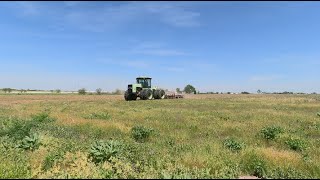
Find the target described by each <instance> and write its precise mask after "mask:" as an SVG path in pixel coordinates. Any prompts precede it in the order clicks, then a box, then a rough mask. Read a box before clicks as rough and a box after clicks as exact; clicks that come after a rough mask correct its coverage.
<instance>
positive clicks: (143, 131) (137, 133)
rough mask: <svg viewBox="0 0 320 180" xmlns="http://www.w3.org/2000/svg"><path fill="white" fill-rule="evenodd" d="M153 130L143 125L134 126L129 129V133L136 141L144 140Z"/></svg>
mask: <svg viewBox="0 0 320 180" xmlns="http://www.w3.org/2000/svg"><path fill="white" fill-rule="evenodd" d="M153 131H154V130H153V129H151V128H146V127H144V126H134V127H133V128H132V129H131V135H132V137H133V138H134V139H135V140H136V141H137V142H145V141H147V140H148V138H149V137H150V135H151V133H152V132H153Z"/></svg>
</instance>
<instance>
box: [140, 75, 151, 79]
mask: <svg viewBox="0 0 320 180" xmlns="http://www.w3.org/2000/svg"><path fill="white" fill-rule="evenodd" d="M137 79H151V77H146V76H139V77H137Z"/></svg>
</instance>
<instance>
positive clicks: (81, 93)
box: [78, 88, 87, 95]
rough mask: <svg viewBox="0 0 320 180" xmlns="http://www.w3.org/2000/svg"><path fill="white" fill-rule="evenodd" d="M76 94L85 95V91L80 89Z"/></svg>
mask: <svg viewBox="0 0 320 180" xmlns="http://www.w3.org/2000/svg"><path fill="white" fill-rule="evenodd" d="M78 93H79V94H80V95H85V94H86V93H87V90H86V89H85V88H81V89H79V90H78Z"/></svg>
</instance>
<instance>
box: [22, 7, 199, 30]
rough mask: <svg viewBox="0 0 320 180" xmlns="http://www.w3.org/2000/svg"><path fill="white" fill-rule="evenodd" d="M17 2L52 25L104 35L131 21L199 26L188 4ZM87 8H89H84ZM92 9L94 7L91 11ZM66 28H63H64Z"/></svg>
mask: <svg viewBox="0 0 320 180" xmlns="http://www.w3.org/2000/svg"><path fill="white" fill-rule="evenodd" d="M50 3H52V2H17V7H18V8H19V10H18V13H23V14H24V15H32V16H34V15H38V16H39V17H43V16H46V17H47V18H46V19H47V20H48V22H49V23H50V25H51V26H53V25H52V24H53V23H55V24H58V25H57V26H59V27H60V26H61V25H62V24H63V25H64V26H73V27H77V28H80V29H83V30H86V31H92V32H104V31H106V30H109V29H112V28H115V27H121V26H124V25H127V24H128V23H131V22H137V21H141V20H143V21H150V22H162V23H164V24H167V25H170V26H174V27H196V26H199V25H200V23H199V19H198V18H199V16H200V13H199V12H195V11H192V10H189V9H188V8H187V7H192V6H191V5H190V4H186V3H182V2H180V3H172V2H126V3H123V2H121V3H117V4H114V3H111V2H96V3H99V4H94V3H93V2H83V3H81V2H62V3H61V4H60V5H59V6H57V4H54V5H53V4H50ZM84 5H88V6H87V7H86V8H84ZM90 7H92V8H90ZM60 28H62V27H60Z"/></svg>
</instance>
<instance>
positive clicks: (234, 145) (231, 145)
mask: <svg viewBox="0 0 320 180" xmlns="http://www.w3.org/2000/svg"><path fill="white" fill-rule="evenodd" d="M223 145H224V146H225V147H226V148H228V149H230V150H231V151H240V150H241V149H242V148H243V147H244V143H240V142H238V141H236V140H235V139H233V138H228V139H226V140H224V142H223Z"/></svg>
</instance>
